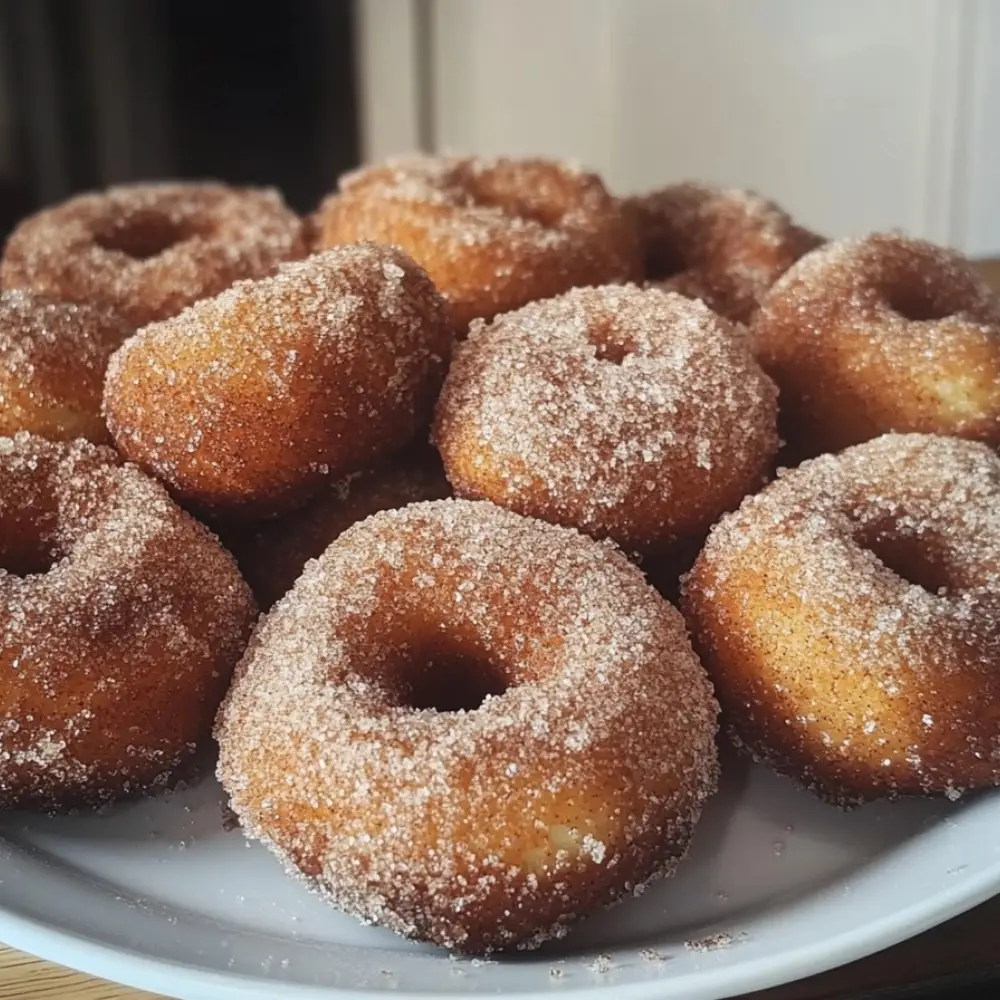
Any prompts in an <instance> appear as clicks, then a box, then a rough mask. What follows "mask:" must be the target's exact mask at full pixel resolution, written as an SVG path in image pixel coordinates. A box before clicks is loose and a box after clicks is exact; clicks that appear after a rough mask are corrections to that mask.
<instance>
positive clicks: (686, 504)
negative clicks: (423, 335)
mask: <svg viewBox="0 0 1000 1000" xmlns="http://www.w3.org/2000/svg"><path fill="white" fill-rule="evenodd" d="M776 396H777V394H776V391H775V388H774V386H773V384H772V383H771V382H770V380H769V379H768V378H767V377H766V376H765V375H764V373H763V372H762V371H761V370H760V368H759V367H758V366H757V363H756V362H755V361H754V359H753V357H752V356H751V354H750V352H749V350H748V348H747V346H746V344H745V342H744V338H743V337H740V336H736V335H735V334H734V331H733V328H732V326H731V325H730V324H729V323H728V322H727V321H725V320H723V319H721V318H720V317H718V316H716V315H715V314H714V313H713V312H712V311H711V310H710V309H708V307H707V306H705V305H704V304H703V303H701V302H696V301H693V300H691V299H686V298H683V297H682V296H680V295H676V294H673V293H667V292H664V291H662V290H660V289H652V288H651V289H640V288H637V287H635V286H634V285H624V286H617V285H615V286H610V285H609V286H605V287H602V288H577V289H573V290H572V291H570V292H567V293H566V294H565V295H562V296H559V297H558V298H554V299H547V300H544V301H542V302H534V303H531V304H530V305H528V306H525V307H524V308H523V309H520V310H518V311H517V312H513V313H506V314H504V315H503V316H498V317H497V318H496V319H495V320H494V321H493V322H492V323H491V324H488V325H486V324H482V323H478V324H473V328H472V331H471V333H470V336H469V339H468V341H467V342H466V343H464V344H460V345H459V346H458V348H457V349H456V354H455V359H454V362H453V364H452V367H451V369H450V371H449V374H448V377H447V379H446V381H445V385H444V389H443V390H442V393H441V397H440V399H439V400H438V406H437V411H436V416H435V423H434V439H435V441H436V443H437V446H438V448H439V449H440V451H441V455H442V457H443V459H444V463H445V470H446V472H447V475H448V479H449V481H450V482H451V483H452V485H453V486H454V487H455V491H456V493H457V494H458V495H460V496H465V497H471V498H478V499H489V500H492V501H493V502H494V503H497V504H500V505H501V506H504V507H509V508H510V509H512V510H515V511H517V512H518V513H521V514H528V515H530V516H532V517H539V518H542V519H543V520H547V521H552V522H555V523H557V524H568V525H573V526H575V527H577V528H579V529H580V530H581V531H584V532H586V533H587V534H591V535H594V536H596V537H610V538H613V539H614V540H615V541H617V542H619V544H621V545H623V546H624V547H625V548H627V549H630V550H639V551H645V552H648V551H653V550H657V549H661V548H664V547H666V546H668V545H670V544H671V543H673V542H674V541H676V540H677V539H679V538H686V537H688V536H691V535H697V534H698V533H699V532H703V531H705V530H707V528H708V527H709V525H711V524H712V523H713V522H714V521H715V519H716V518H717V517H718V516H719V514H721V513H722V512H723V511H725V510H728V509H732V508H733V507H735V506H736V505H737V504H739V502H740V501H741V500H742V499H743V497H744V496H745V495H746V494H747V493H749V492H751V491H752V490H754V489H756V488H757V487H758V486H759V485H760V484H761V483H762V482H763V479H764V476H765V474H766V472H767V470H768V467H769V464H770V461H771V459H772V457H773V456H774V454H775V452H776V451H777V447H778V439H777V432H776V421H777V399H776Z"/></svg>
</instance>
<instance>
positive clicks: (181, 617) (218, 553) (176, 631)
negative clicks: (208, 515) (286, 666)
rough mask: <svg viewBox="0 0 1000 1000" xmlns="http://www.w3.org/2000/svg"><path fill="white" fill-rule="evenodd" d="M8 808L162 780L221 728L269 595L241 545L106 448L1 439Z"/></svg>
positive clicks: (116, 792)
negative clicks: (250, 580) (246, 577)
mask: <svg viewBox="0 0 1000 1000" xmlns="http://www.w3.org/2000/svg"><path fill="white" fill-rule="evenodd" d="M0 567H2V568H0V670H2V671H3V677H4V682H3V684H2V685H0V807H2V808H5V809H8V808H37V809H45V810H64V809H68V808H71V807H76V806H81V805H98V804H100V803H103V802H107V801H109V800H112V799H120V798H124V797H128V796H133V795H137V794H140V793H143V792H146V791H150V790H152V789H155V788H159V787H162V786H163V785H165V784H167V783H168V782H169V781H170V780H171V779H172V778H174V777H175V776H176V775H177V774H178V770H179V768H180V767H181V765H183V764H185V763H186V762H187V761H189V760H190V758H191V756H192V754H193V752H194V751H195V750H196V748H197V747H198V746H199V745H201V744H204V743H205V741H206V740H207V739H208V737H209V735H210V733H211V725H212V718H213V716H214V714H215V711H216V709H217V707H218V705H219V702H220V701H221V700H222V696H223V695H224V694H225V691H226V688H227V686H228V684H229V678H230V675H231V673H232V669H233V666H234V665H235V663H236V661H237V659H238V658H239V656H240V654H241V652H242V651H243V647H244V645H245V644H246V639H247V636H248V634H249V631H250V626H251V624H252V621H253V618H254V614H255V608H254V605H253V599H252V598H251V596H250V591H249V589H248V588H247V586H246V584H245V583H244V582H243V580H242V579H241V577H240V575H239V573H238V572H237V570H236V566H235V564H234V563H233V561H232V558H231V557H230V556H229V555H228V554H227V553H226V552H225V551H224V550H223V549H222V547H221V546H220V545H219V544H218V542H217V541H216V540H215V538H213V537H212V536H211V535H210V534H209V533H208V531H206V530H205V529H204V528H203V527H202V526H201V525H199V524H197V523H196V522H195V521H193V520H191V519H190V518H189V517H188V516H187V515H186V514H184V513H183V512H182V511H181V510H180V509H178V508H177V507H176V506H175V505H174V503H173V502H172V501H171V500H170V499H169V497H168V496H167V495H166V493H165V492H164V491H163V489H162V488H161V487H160V486H158V485H157V484H156V483H154V482H153V481H152V480H150V479H148V478H147V477H146V476H144V475H143V474H142V473H141V472H139V470H138V469H136V468H134V467H132V466H121V465H119V464H118V459H117V456H116V455H115V454H114V452H112V451H111V450H110V449H108V448H100V447H95V446H94V445H91V444H88V443H87V442H85V441H76V442H73V443H69V444H68V443H54V442H49V441H43V440H42V439H41V438H37V437H33V436H31V435H29V434H18V435H16V436H15V437H13V438H7V437H5V438H0Z"/></svg>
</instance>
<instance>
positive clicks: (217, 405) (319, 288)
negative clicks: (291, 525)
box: [104, 243, 453, 517]
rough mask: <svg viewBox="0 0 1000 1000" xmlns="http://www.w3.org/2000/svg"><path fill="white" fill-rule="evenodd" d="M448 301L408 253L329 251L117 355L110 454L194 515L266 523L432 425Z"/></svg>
mask: <svg viewBox="0 0 1000 1000" xmlns="http://www.w3.org/2000/svg"><path fill="white" fill-rule="evenodd" d="M452 335H453V334H452V327H451V323H450V320H449V318H448V313H447V306H446V305H445V303H444V301H443V300H442V299H441V296H440V295H439V294H438V293H437V292H436V291H435V289H434V286H433V285H432V284H431V282H430V279H429V278H428V277H427V275H426V274H425V273H424V271H423V270H422V269H421V268H419V267H418V266H417V265H416V264H414V263H413V261H412V260H411V259H410V258H409V257H407V256H406V254H404V253H403V252H402V251H399V250H396V249H393V248H390V247H381V246H377V245H375V244H371V243H369V244H359V245H355V246H345V247H337V248H336V249H333V250H328V251H326V252H325V253H321V254H316V255H315V256H312V257H309V258H307V259H306V260H303V261H298V262H295V263H292V264H285V265H282V267H281V268H280V270H279V272H278V273H277V274H276V275H275V276H273V277H270V278H265V279H262V280H261V281H256V282H252V281H247V282H239V283H238V284H236V285H235V286H234V287H232V288H230V289H228V290H227V291H225V292H223V293H222V294H221V295H219V296H218V297H216V298H214V299H204V300H202V301H201V302H198V303H196V304H195V305H194V306H192V307H191V308H189V309H187V310H185V311H184V312H183V313H181V314H180V315H179V316H176V317H174V318H173V319H169V320H166V321H164V322H162V323H155V324H151V325H150V326H147V327H145V328H144V329H143V330H141V331H140V332H139V333H138V334H137V335H136V336H135V337H133V338H132V339H131V340H129V341H127V342H126V343H125V345H124V346H123V347H122V348H121V349H120V350H119V351H118V352H117V353H116V354H115V355H114V357H112V359H111V363H110V365H109V367H108V373H107V382H106V385H105V394H104V407H105V414H106V417H107V420H108V426H109V428H110V430H111V433H112V435H113V436H114V440H115V443H116V445H117V446H118V449H119V451H121V453H122V454H123V455H125V456H126V457H127V458H129V459H131V460H132V461H134V462H136V463H138V464H139V465H140V466H141V467H143V468H144V469H146V470H147V471H149V472H151V473H152V474H154V475H156V476H158V477H159V478H160V479H162V480H163V481H164V482H166V483H167V485H168V486H169V487H170V489H171V490H172V491H173V492H174V494H175V495H176V496H177V497H179V498H180V499H181V500H182V501H184V502H187V503H190V504H191V505H193V506H194V507H196V508H197V509H198V510H199V511H200V512H205V513H210V514H215V515H235V516H241V517H255V516H270V515H272V514H278V513H281V512H282V511H284V510H287V509H290V508H292V507H294V506H296V505H298V504H300V503H302V502H304V501H305V500H307V499H308V497H309V496H310V494H311V493H313V492H315V491H316V490H317V489H318V488H319V487H320V486H321V485H322V483H323V482H324V481H325V480H326V479H327V478H328V477H330V476H333V477H339V476H343V475H344V474H346V473H348V472H351V471H354V470H356V469H360V468H366V467H370V466H371V465H373V464H375V463H376V462H378V461H379V460H380V459H381V458H383V457H384V456H386V455H388V454H390V453H391V452H393V451H394V450H396V449H398V448H401V447H403V446H404V445H406V444H407V443H408V442H409V441H410V440H411V439H412V438H413V436H414V435H415V434H416V433H417V431H418V430H420V429H421V428H423V427H424V426H425V425H426V424H427V423H428V421H429V419H430V412H431V409H432V407H433V403H434V398H435V396H436V394H437V391H438V388H439V386H440V384H441V379H442V377H443V373H444V368H445V365H446V363H447V358H448V354H449V352H450V349H451V340H452Z"/></svg>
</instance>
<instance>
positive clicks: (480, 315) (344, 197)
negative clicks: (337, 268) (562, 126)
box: [317, 156, 640, 335]
mask: <svg viewBox="0 0 1000 1000" xmlns="http://www.w3.org/2000/svg"><path fill="white" fill-rule="evenodd" d="M317 228H318V230H319V234H320V235H319V240H320V244H319V245H320V246H321V247H329V246H335V245H337V244H340V243H351V242H354V241H355V240H376V241H378V242H382V243H393V244H396V245H398V246H400V247H402V248H403V249H404V250H406V251H407V252H408V253H410V254H412V256H413V258H414V260H416V261H417V263H419V264H421V265H422V266H423V267H424V268H426V269H427V273H428V274H429V275H430V276H431V278H432V279H433V280H434V283H435V284H436V285H437V287H438V289H439V290H440V291H441V294H442V295H444V297H445V298H446V299H447V300H448V302H449V303H450V304H451V307H452V311H453V314H454V317H455V323H456V326H457V328H458V330H459V331H460V333H461V334H463V335H464V331H465V330H466V328H467V327H468V325H469V323H470V322H471V321H472V320H473V319H490V318H492V317H493V316H495V315H496V314H497V313H503V312H509V311H510V310H512V309H517V308H518V307H519V306H522V305H524V304H525V303H527V302H531V301H533V300H534V299H544V298H549V297H550V296H553V295H558V294H559V293H560V292H565V291H566V290H567V289H569V288H572V287H573V286H575V285H602V284H611V283H614V282H617V281H627V280H630V279H632V278H636V277H638V275H639V273H640V261H639V246H638V242H637V237H636V231H635V227H634V225H633V224H632V221H631V219H629V218H627V217H626V216H625V214H624V213H623V211H622V209H621V207H620V206H619V205H618V203H617V202H616V201H615V199H614V198H612V197H611V195H610V194H608V192H607V190H606V189H605V187H604V185H603V183H602V182H601V180H600V178H599V177H597V175H596V174H591V173H586V172H584V171H582V170H580V169H578V168H576V167H572V166H569V165H567V164H562V163H557V162H554V161H550V160H515V159H496V160H488V159H476V158H472V157H431V156H419V157H411V158H405V159H401V160H396V161H390V162H389V163H386V164H381V165H377V166H370V167H365V168H363V169H361V170H359V171H356V172H354V173H351V174H347V175H346V176H344V177H342V178H341V179H340V185H339V190H338V191H337V192H336V193H334V194H332V195H330V196H329V197H328V198H326V199H325V200H324V202H323V203H322V205H321V206H320V208H319V210H318V212H317Z"/></svg>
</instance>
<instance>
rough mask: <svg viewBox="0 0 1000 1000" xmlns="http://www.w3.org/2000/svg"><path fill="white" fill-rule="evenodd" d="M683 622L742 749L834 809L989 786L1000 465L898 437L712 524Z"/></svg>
mask: <svg viewBox="0 0 1000 1000" xmlns="http://www.w3.org/2000/svg"><path fill="white" fill-rule="evenodd" d="M684 610H685V613H686V615H687V618H688V622H689V624H690V626H691V628H692V631H693V633H694V636H695V640H696V645H697V646H698V648H699V649H700V650H701V652H702V654H703V656H704V657H705V662H706V665H707V666H708V668H709V671H710V673H711V674H712V677H713V679H714V681H715V684H716V689H717V691H718V694H719V699H720V701H721V702H722V705H723V709H724V711H726V712H727V713H728V721H729V724H730V725H731V726H732V728H733V730H734V732H735V734H736V736H737V737H738V740H739V741H740V742H742V743H744V744H745V745H746V746H748V747H749V748H750V749H751V750H752V751H753V752H754V753H755V754H756V755H758V756H760V757H762V758H764V759H765V760H767V761H768V762H770V763H771V764H773V765H774V766H775V767H777V768H778V769H779V770H780V771H782V772H783V773H785V774H789V775H792V776H793V777H795V778H797V779H798V780H799V781H801V782H803V783H805V784H807V785H809V786H810V787H812V788H814V789H815V790H816V791H817V792H818V793H819V794H820V795H822V796H824V797H825V798H828V799H831V800H833V801H835V802H838V803H841V804H852V803H856V802H860V801H864V800H866V799H874V798H879V797H896V796H899V795H924V794H940V793H944V794H946V795H948V796H949V797H950V798H956V797H957V796H958V794H959V792H960V791H961V790H963V789H973V788H983V787H986V786H990V785H997V784H1000V753H998V747H1000V713H998V711H997V705H1000V671H998V670H997V664H998V663H1000V459H998V458H997V456H996V455H995V454H994V453H993V452H992V451H991V450H990V449H988V448H987V447H985V446H984V445H981V444H975V443H972V442H968V441H961V440H958V439H955V438H945V437H936V436H932V435H918V434H912V435H895V434H889V435H885V436H884V437H880V438H877V439H875V440H873V441H869V442H867V443H866V444H862V445H857V446H855V447H853V448H849V449H848V450H846V451H845V452H842V453H841V454H840V455H836V456H830V455H827V456H823V457H821V458H818V459H814V460H812V461H808V462H806V463H805V464H803V465H802V466H800V467H799V468H797V469H794V470H792V471H791V472H787V473H785V474H784V475H783V476H782V478H780V479H779V480H778V481H777V482H775V483H772V484H771V485H770V486H768V487H767V488H766V489H765V490H764V491H763V492H762V493H760V494H759V495H757V496H753V497H748V498H747V499H746V500H745V501H744V503H743V506H742V507H741V508H740V509H739V511H737V512H736V513H735V514H731V515H729V516H727V517H725V518H723V520H722V521H721V522H720V523H719V524H718V525H717V526H716V527H715V528H714V529H713V530H712V533H711V535H710V537H709V540H708V543H707V545H706V546H705V549H704V550H703V551H702V554H701V555H700V556H699V558H698V561H697V562H696V564H695V566H694V569H693V570H692V572H691V574H690V575H689V577H688V578H687V580H686V583H685V600H684Z"/></svg>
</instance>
